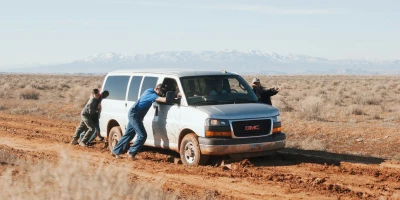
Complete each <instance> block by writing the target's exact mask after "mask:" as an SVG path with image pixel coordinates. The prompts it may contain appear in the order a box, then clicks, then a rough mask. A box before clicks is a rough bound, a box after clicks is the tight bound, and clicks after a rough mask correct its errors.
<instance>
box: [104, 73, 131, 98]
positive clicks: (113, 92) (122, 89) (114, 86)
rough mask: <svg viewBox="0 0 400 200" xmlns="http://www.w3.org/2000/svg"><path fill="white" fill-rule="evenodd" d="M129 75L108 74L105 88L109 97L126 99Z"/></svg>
mask: <svg viewBox="0 0 400 200" xmlns="http://www.w3.org/2000/svg"><path fill="white" fill-rule="evenodd" d="M128 81H129V76H108V77H107V80H106V83H105V84H104V89H103V90H108V92H110V95H109V96H108V97H107V99H113V100H125V96H126V88H127V86H128Z"/></svg>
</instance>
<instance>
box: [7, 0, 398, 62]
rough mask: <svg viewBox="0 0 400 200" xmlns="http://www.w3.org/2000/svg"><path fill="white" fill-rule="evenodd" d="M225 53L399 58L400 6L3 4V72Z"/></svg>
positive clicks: (173, 0)
mask: <svg viewBox="0 0 400 200" xmlns="http://www.w3.org/2000/svg"><path fill="white" fill-rule="evenodd" d="M223 49H236V50H244V51H246V50H264V51H269V52H276V53H280V54H289V53H291V54H303V55H309V56H318V57H325V58H328V59H385V60H387V59H389V60H392V59H400V1H397V0H392V1H384V0H380V1H378V0H373V1H372V0H369V1H368V0H331V1H328V0H303V1H300V0H292V1H288V0H280V1H276V0H274V1H268V0H259V1H256V0H254V1H251V0H226V1H223V0H221V1H218V0H201V1H187V0H185V1H183V0H182V1H177V0H169V1H165V0H158V1H152V0H145V1H135V0H66V1H58V0H25V1H20V0H0V67H11V66H21V65H27V66H31V65H41V64H53V63H63V62H67V61H72V60H76V59H81V58H84V57H87V56H90V55H93V54H96V53H102V52H117V53H154V52H158V51H169V50H194V51H202V50H223Z"/></svg>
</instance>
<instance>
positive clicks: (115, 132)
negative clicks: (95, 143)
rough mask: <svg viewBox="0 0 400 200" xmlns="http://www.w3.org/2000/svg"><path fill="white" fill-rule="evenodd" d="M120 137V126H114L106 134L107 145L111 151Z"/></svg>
mask: <svg viewBox="0 0 400 200" xmlns="http://www.w3.org/2000/svg"><path fill="white" fill-rule="evenodd" d="M121 137H122V131H121V127H120V126H114V127H113V128H112V129H111V130H110V133H109V134H108V147H109V148H110V151H111V152H112V151H113V149H114V147H115V146H116V145H117V143H118V141H119V140H120V139H121Z"/></svg>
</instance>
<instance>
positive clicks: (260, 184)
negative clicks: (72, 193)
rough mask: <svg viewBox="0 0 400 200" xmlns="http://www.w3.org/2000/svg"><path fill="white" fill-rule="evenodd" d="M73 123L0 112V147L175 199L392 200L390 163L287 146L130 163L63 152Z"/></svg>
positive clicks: (396, 168) (150, 152) (96, 151)
mask: <svg viewBox="0 0 400 200" xmlns="http://www.w3.org/2000/svg"><path fill="white" fill-rule="evenodd" d="M76 125H77V124H73V123H66V122H63V121H57V120H48V119H40V118H37V117H30V116H17V115H7V114H0V137H1V140H0V148H3V149H7V151H13V153H15V155H17V156H18V155H19V156H30V157H33V158H36V159H43V160H47V161H49V162H54V163H56V162H57V161H58V157H59V155H60V154H59V152H61V151H63V152H66V153H67V154H69V155H70V156H71V158H72V159H77V160H79V159H88V158H90V159H89V160H90V162H91V165H92V166H93V167H95V166H96V165H98V164H99V163H102V164H104V165H113V166H115V167H117V168H122V169H126V170H129V171H130V172H131V173H133V174H135V175H136V177H137V179H139V180H145V181H147V182H149V181H150V182H154V184H157V183H160V182H162V183H163V185H162V188H163V189H164V190H166V191H179V194H180V196H181V197H182V198H186V197H191V198H193V197H199V198H201V197H204V196H208V197H210V198H213V199H338V198H341V199H342V198H343V199H378V198H383V199H400V163H399V162H398V161H385V160H382V159H378V158H364V157H363V158H362V157H357V156H348V155H338V154H330V153H326V152H310V151H299V150H294V149H287V150H284V151H280V152H279V153H278V155H277V157H276V158H273V159H271V158H255V159H250V160H242V161H239V162H230V161H229V160H228V161H226V160H223V158H215V159H214V160H212V161H211V164H210V165H208V166H201V167H185V166H183V165H182V164H175V163H174V160H175V161H176V156H177V154H176V153H174V152H169V151H163V150H157V149H153V148H145V149H144V150H143V152H141V153H140V154H139V155H140V156H141V157H142V158H141V159H139V160H137V161H131V160H129V159H116V158H114V157H112V156H111V155H110V154H109V150H108V149H104V148H103V147H104V144H103V143H99V142H98V143H96V144H95V145H94V146H92V147H91V148H84V147H79V146H72V147H71V146H70V145H69V144H68V142H69V141H70V139H71V135H72V134H73V132H74V130H75V128H76ZM222 162H223V165H221V163H222ZM160 180H162V181H160Z"/></svg>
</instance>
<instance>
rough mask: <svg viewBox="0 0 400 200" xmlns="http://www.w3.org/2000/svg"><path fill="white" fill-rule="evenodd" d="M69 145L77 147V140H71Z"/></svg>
mask: <svg viewBox="0 0 400 200" xmlns="http://www.w3.org/2000/svg"><path fill="white" fill-rule="evenodd" d="M70 144H71V145H77V144H79V142H78V139H75V138H74V139H72V141H71V142H70Z"/></svg>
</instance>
